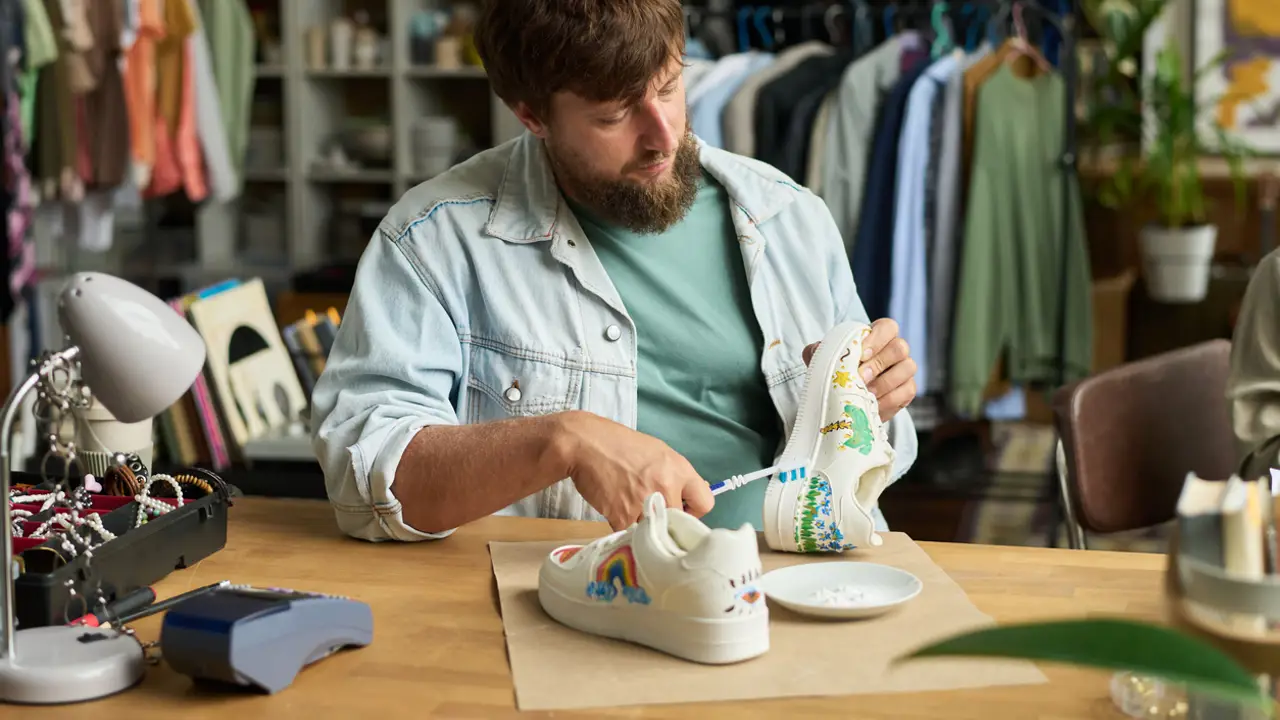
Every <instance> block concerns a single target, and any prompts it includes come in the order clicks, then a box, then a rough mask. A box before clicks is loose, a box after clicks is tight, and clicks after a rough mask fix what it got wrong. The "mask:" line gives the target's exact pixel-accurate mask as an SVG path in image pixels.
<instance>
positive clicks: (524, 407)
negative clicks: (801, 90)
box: [311, 133, 917, 540]
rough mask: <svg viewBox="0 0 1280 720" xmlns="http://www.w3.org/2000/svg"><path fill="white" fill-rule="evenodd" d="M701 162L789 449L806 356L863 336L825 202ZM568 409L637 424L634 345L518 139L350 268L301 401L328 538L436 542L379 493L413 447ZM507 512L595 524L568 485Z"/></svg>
mask: <svg viewBox="0 0 1280 720" xmlns="http://www.w3.org/2000/svg"><path fill="white" fill-rule="evenodd" d="M700 148H701V149H700V153H701V160H702V165H703V167H704V168H705V169H706V170H707V171H708V172H709V173H710V174H711V175H712V176H713V177H715V178H716V179H717V180H718V181H719V182H720V183H722V184H723V185H724V186H725V188H726V189H727V191H728V194H729V196H730V198H731V200H732V205H733V209H732V214H733V223H734V226H735V228H736V229H737V233H738V240H739V242H740V244H741V247H742V259H743V262H744V263H745V267H746V271H747V277H748V280H749V283H750V288H751V300H752V305H753V308H754V311H755V315H756V319H757V320H758V322H759V325H760V328H761V330H762V332H763V333H764V338H765V342H764V348H765V349H764V352H763V357H761V359H760V363H761V368H762V369H763V372H764V376H765V379H766V381H767V383H768V385H769V392H770V395H771V396H772V398H773V402H774V405H775V407H776V409H777V412H778V415H779V418H780V420H781V422H782V423H783V425H784V437H785V435H786V434H787V433H789V432H790V430H791V425H792V421H793V419H794V417H795V413H796V408H797V406H798V404H799V400H800V393H801V390H802V386H803V384H804V370H805V368H804V364H803V360H802V358H801V353H802V351H803V349H804V347H805V346H806V345H809V344H810V343H813V342H817V341H818V340H821V339H822V337H823V335H824V334H825V333H826V332H827V331H828V330H829V329H831V328H832V327H834V326H835V325H836V324H838V323H840V322H843V321H846V320H851V319H852V320H859V321H862V322H868V319H867V315H866V311H865V310H864V309H863V306H862V302H861V301H860V300H859V299H858V295H857V292H856V291H855V289H854V285H853V275H852V273H851V272H850V270H849V261H848V259H847V257H846V255H845V249H844V243H843V242H842V241H841V238H840V235H839V233H838V232H837V231H836V228H835V224H834V222H833V221H832V218H831V214H830V213H829V212H828V211H827V207H826V205H825V204H824V203H823V202H822V200H821V199H819V198H818V197H817V196H815V195H813V194H812V193H810V192H809V191H808V190H806V189H804V188H802V187H800V186H798V185H796V184H795V183H794V182H792V181H791V180H790V179H789V178H787V177H786V176H785V175H783V174H782V173H780V172H778V171H777V170H775V169H773V168H772V167H770V166H768V165H765V164H763V163H760V162H757V161H755V160H753V159H750V158H746V157H742V156H739V155H733V154H730V153H728V152H725V151H723V150H718V149H715V148H712V147H709V146H707V145H706V144H702V143H700ZM691 292H696V290H694V289H691ZM671 321H672V322H679V318H672V319H671ZM570 409H580V410H586V411H590V412H593V413H596V414H598V415H602V416H604V417H607V418H610V419H612V420H614V421H616V422H619V423H622V424H624V425H627V426H629V427H632V428H634V427H635V425H636V413H637V393H636V331H635V326H634V325H633V324H632V322H631V319H630V317H629V316H628V315H627V311H626V308H625V307H624V306H623V304H622V301H621V299H620V298H619V297H618V293H617V292H616V290H615V289H614V287H613V284H612V283H611V282H610V280H609V276H608V275H607V274H606V273H605V270H604V267H603V266H602V265H601V264H600V261H599V260H598V259H597V257H596V255H595V252H594V251H593V250H592V248H591V244H590V243H589V242H588V241H587V238H586V235H585V234H584V233H583V231H582V228H581V227H580V226H579V225H578V222H577V220H576V219H575V218H574V215H573V213H572V212H571V211H570V210H569V209H568V207H567V206H566V205H565V203H564V200H563V198H562V197H561V195H560V192H559V189H558V187H557V185H556V183H555V180H554V178H553V176H552V173H551V169H550V167H549V164H548V162H547V159H546V155H545V151H544V149H543V146H542V143H541V141H539V140H538V139H537V138H535V137H533V136H532V135H529V134H527V133H526V134H524V135H522V136H520V137H518V138H516V139H514V140H512V141H510V142H507V143H505V144H503V145H501V146H499V147H497V148H494V149H492V150H488V151H486V152H483V153H481V154H480V155H477V156H476V157H474V158H472V159H470V160H468V161H467V162H465V163H463V164H461V165H458V166H457V167H455V168H454V169H452V170H450V171H449V172H447V173H445V174H444V175H441V176H439V177H437V178H435V179H433V180H430V181H428V182H425V183H423V184H421V185H418V186H417V187H415V188H413V189H411V190H409V191H408V192H407V193H405V195H404V196H403V197H402V198H401V200H400V201H399V202H398V203H397V204H396V205H395V206H394V207H393V208H392V209H391V211H390V212H389V213H388V214H387V217H386V218H385V219H384V220H383V221H382V223H381V225H380V226H379V228H378V230H377V231H376V232H375V233H374V236H373V238H372V240H371V241H370V243H369V246H368V248H367V249H366V250H365V252H364V255H363V257H362V258H361V260H360V264H359V268H358V269H357V271H356V278H355V287H354V289H353V292H352V294H351V298H350V301H349V304H348V305H347V310H346V312H345V314H344V317H343V320H342V325H341V328H340V330H339V332H338V335H337V340H336V341H335V343H334V347H333V351H332V354H331V355H330V357H329V360H328V364H327V366H326V369H325V372H324V374H323V375H322V376H321V378H320V380H319V382H318V383H317V384H316V387H315V391H314V393H313V396H312V411H311V424H312V428H313V442H314V447H315V451H316V455H317V457H318V459H319V461H320V464H321V466H322V467H323V470H324V475H325V484H326V487H327V489H328V495H329V499H330V501H331V502H332V504H333V507H334V510H335V512H336V514H337V519H338V525H339V526H340V527H341V529H342V530H343V531H344V532H346V533H348V534H350V535H352V536H355V537H358V538H363V539H366V540H423V539H431V538H440V537H444V536H445V535H448V534H449V533H447V532H446V533H438V534H431V533H424V532H420V531H418V530H416V529H414V528H412V527H410V526H408V525H407V524H406V523H405V522H404V519H403V517H402V514H401V507H400V503H399V501H397V499H396V498H395V496H394V495H392V493H391V484H392V481H393V480H394V479H395V475H396V467H397V465H399V463H400V458H401V455H403V453H404V450H405V448H406V447H407V446H408V445H409V441H410V440H411V439H412V438H413V437H414V435H415V434H416V433H417V432H418V431H419V430H421V429H422V428H424V427H427V426H431V425H454V424H459V423H480V422H486V421H491V420H499V419H503V418H510V417H526V416H535V415H541V414H545V413H554V412H560V411H564V410H570ZM889 432H890V440H891V441H892V443H893V445H894V447H895V449H896V450H897V458H896V461H895V466H894V470H893V478H892V479H893V480H897V479H898V478H899V477H901V476H902V474H903V473H904V472H906V470H907V469H908V468H909V467H910V466H911V464H912V463H913V462H914V461H915V457H916V447H917V446H916V435H915V428H914V426H913V425H912V422H911V419H910V417H909V416H908V415H907V413H906V412H901V413H899V414H898V415H897V416H896V417H895V418H894V420H893V422H892V423H891V424H890V429H889ZM494 442H498V443H500V442H502V438H501V437H495V438H494ZM781 451H782V448H778V452H779V453H781ZM502 513H503V514H512V515H525V516H540V517H552V518H570V519H587V520H603V517H602V516H601V515H600V514H599V513H597V512H596V511H595V510H594V509H593V508H591V507H590V506H589V505H588V504H587V503H586V502H585V501H584V500H583V499H582V496H581V495H579V494H578V492H577V491H576V489H575V488H574V486H573V482H572V480H570V479H565V480H562V481H560V482H559V483H557V484H555V485H552V486H551V487H550V488H547V489H546V490H543V491H541V492H538V493H535V494H534V495H531V496H530V497H528V498H525V499H523V500H521V501H519V502H517V503H515V504H514V505H512V506H511V507H508V508H506V509H504V510H503V511H502ZM877 517H878V518H879V514H878V510H877ZM879 523H880V524H881V526H882V527H883V520H882V519H879Z"/></svg>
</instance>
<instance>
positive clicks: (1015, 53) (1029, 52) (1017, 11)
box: [1004, 0, 1053, 72]
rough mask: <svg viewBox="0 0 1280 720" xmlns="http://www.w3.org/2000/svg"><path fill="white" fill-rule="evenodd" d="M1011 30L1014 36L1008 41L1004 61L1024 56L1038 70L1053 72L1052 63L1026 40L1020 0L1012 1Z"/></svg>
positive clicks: (1025, 27) (1025, 28)
mask: <svg viewBox="0 0 1280 720" xmlns="http://www.w3.org/2000/svg"><path fill="white" fill-rule="evenodd" d="M1013 32H1014V36H1013V37H1012V38H1009V41H1008V48H1009V50H1008V53H1007V54H1006V55H1005V58H1004V59H1005V62H1012V61H1014V60H1017V59H1018V58H1020V57H1025V58H1027V59H1029V60H1031V61H1032V63H1034V64H1035V66H1036V69H1037V70H1039V71H1040V72H1053V65H1051V64H1050V63H1049V61H1048V60H1046V59H1045V57H1044V55H1041V54H1040V51H1039V50H1037V49H1036V47H1035V46H1034V45H1032V44H1031V43H1030V42H1028V41H1027V26H1026V25H1025V24H1024V23H1023V21H1022V0H1015V2H1014V3H1013Z"/></svg>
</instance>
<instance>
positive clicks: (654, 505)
mask: <svg viewBox="0 0 1280 720" xmlns="http://www.w3.org/2000/svg"><path fill="white" fill-rule="evenodd" d="M644 517H645V521H646V522H647V524H648V525H649V533H650V537H651V538H652V539H653V541H654V542H655V543H657V544H659V545H660V546H662V547H663V548H666V549H667V551H668V552H671V553H672V554H676V555H680V554H683V553H684V549H683V548H681V547H680V543H679V541H677V540H676V538H674V537H673V536H672V534H671V515H670V512H669V511H668V510H667V499H666V498H665V497H663V496H662V493H654V494H652V495H650V496H649V499H648V500H646V501H645V504H644Z"/></svg>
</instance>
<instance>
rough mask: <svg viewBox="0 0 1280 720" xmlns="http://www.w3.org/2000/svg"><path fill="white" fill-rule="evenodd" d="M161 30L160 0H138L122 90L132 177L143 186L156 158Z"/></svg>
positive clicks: (149, 177)
mask: <svg viewBox="0 0 1280 720" xmlns="http://www.w3.org/2000/svg"><path fill="white" fill-rule="evenodd" d="M164 34H165V28H164V19H163V18H162V17H161V16H160V0H138V28H137V35H136V37H135V39H134V41H133V45H131V46H130V47H129V48H128V49H127V50H126V51H125V53H124V93H125V102H126V105H127V106H128V108H129V146H130V147H129V154H130V157H131V159H132V160H133V178H134V182H135V183H137V185H138V187H143V188H145V187H147V186H148V185H149V184H150V183H151V168H152V166H153V165H155V161H156V137H155V125H156V43H157V42H159V41H160V40H161V39H162V38H163V37H164Z"/></svg>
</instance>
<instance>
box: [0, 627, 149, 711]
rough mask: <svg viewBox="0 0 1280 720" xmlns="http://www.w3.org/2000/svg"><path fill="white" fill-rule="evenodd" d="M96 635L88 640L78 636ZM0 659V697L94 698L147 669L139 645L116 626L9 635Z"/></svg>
mask: <svg viewBox="0 0 1280 720" xmlns="http://www.w3.org/2000/svg"><path fill="white" fill-rule="evenodd" d="M84 637H99V638H101V639H95V640H92V641H90V642H84V641H82V640H81V638H84ZM13 645H14V655H13V656H11V657H4V658H0V702H8V703H23V704H31V705H56V704H62V703H74V702H82V701H84V700H95V699H97V698H100V697H105V696H107V695H112V694H114V693H118V692H120V691H122V690H127V689H129V688H130V687H133V686H134V685H136V684H137V683H138V681H140V680H141V679H142V676H143V675H144V674H145V673H146V670H147V661H146V658H145V657H144V656H143V653H142V646H141V645H139V644H138V641H137V640H135V639H133V638H132V637H131V636H129V635H125V634H123V633H120V632H118V631H116V630H99V629H97V628H90V627H80V626H74V627H72V626H66V625H55V626H50V627H38V628H29V629H27V630H19V631H17V632H15V633H14V634H13Z"/></svg>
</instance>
